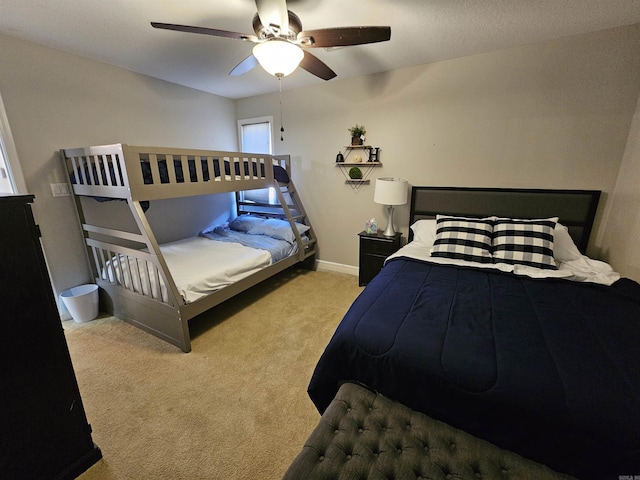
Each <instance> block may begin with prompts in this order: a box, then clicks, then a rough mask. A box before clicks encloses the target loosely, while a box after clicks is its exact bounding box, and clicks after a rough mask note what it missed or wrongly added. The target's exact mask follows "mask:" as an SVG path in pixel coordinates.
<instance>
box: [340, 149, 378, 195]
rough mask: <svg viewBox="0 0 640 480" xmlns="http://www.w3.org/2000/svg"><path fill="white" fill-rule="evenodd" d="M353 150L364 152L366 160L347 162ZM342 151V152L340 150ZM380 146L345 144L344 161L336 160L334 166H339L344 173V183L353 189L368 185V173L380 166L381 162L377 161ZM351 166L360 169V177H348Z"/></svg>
mask: <svg viewBox="0 0 640 480" xmlns="http://www.w3.org/2000/svg"><path fill="white" fill-rule="evenodd" d="M354 150H363V151H364V152H365V154H366V156H367V157H366V160H365V159H363V160H362V161H361V162H353V161H352V162H349V161H347V159H348V158H349V156H350V155H351V153H352V152H353V151H354ZM340 153H342V152H340ZM379 155H380V148H377V147H371V146H369V145H347V146H346V147H344V153H343V157H344V161H343V162H336V167H339V168H340V171H341V172H342V174H343V175H344V178H345V182H344V183H346V184H348V185H350V186H351V188H353V189H354V190H358V189H359V188H360V187H361V186H362V185H369V183H371V181H370V180H369V178H368V177H369V175H370V174H371V172H372V171H373V169H374V168H376V167H381V166H382V163H381V162H380V161H379ZM353 167H358V168H359V169H360V170H361V171H362V178H358V179H356V178H350V177H349V170H350V169H351V168H353Z"/></svg>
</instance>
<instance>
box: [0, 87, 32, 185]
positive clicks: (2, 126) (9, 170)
mask: <svg viewBox="0 0 640 480" xmlns="http://www.w3.org/2000/svg"><path fill="white" fill-rule="evenodd" d="M7 193H23V194H24V193H27V187H26V185H25V183H24V178H23V176H22V169H21V168H20V163H19V162H18V153H17V152H16V147H15V145H14V144H13V137H12V136H11V129H10V128H9V120H8V119H7V114H6V112H5V111H4V103H3V102H2V96H0V194H7Z"/></svg>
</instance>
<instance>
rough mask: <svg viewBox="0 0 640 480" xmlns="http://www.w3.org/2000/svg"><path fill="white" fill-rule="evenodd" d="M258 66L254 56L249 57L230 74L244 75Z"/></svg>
mask: <svg viewBox="0 0 640 480" xmlns="http://www.w3.org/2000/svg"><path fill="white" fill-rule="evenodd" d="M257 65H258V59H257V58H256V57H254V56H253V55H249V56H248V57H247V58H245V59H244V60H242V61H241V62H240V63H239V64H238V65H236V66H235V67H234V69H233V70H231V71H230V72H229V75H234V76H236V75H244V74H245V73H247V72H248V71H249V70H252V69H253V68H254V67H256V66H257Z"/></svg>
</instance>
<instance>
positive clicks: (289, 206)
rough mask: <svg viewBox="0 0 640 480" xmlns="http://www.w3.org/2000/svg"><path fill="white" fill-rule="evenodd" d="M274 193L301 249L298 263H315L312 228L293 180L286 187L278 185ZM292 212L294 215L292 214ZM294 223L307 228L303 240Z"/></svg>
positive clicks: (314, 237)
mask: <svg viewBox="0 0 640 480" xmlns="http://www.w3.org/2000/svg"><path fill="white" fill-rule="evenodd" d="M276 192H277V194H278V200H279V201H280V205H282V210H283V211H284V216H285V218H286V219H287V220H288V221H289V224H290V225H291V228H292V229H293V231H294V233H295V235H296V240H297V242H298V247H302V248H300V249H299V253H298V254H299V255H300V261H304V260H307V259H310V260H309V261H310V262H314V263H315V254H316V244H317V240H316V235H315V232H314V231H313V227H312V226H311V225H310V222H309V221H308V219H307V212H306V211H305V209H304V206H303V205H302V201H301V200H300V198H299V196H298V194H297V192H296V187H295V185H294V184H293V180H291V181H290V182H289V183H287V184H286V185H278V188H277V189H276ZM285 194H286V195H285ZM287 197H288V198H289V199H290V202H291V203H289V201H288V200H287ZM292 210H293V212H295V213H292ZM294 222H298V223H302V224H304V225H308V226H309V231H307V233H306V237H305V238H302V237H301V236H300V234H299V233H298V230H297V229H296V228H295V225H294ZM313 266H314V265H311V267H312V268H313Z"/></svg>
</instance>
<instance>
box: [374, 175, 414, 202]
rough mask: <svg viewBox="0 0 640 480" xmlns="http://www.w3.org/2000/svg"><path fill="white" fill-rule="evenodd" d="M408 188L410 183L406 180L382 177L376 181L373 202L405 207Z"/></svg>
mask: <svg viewBox="0 0 640 480" xmlns="http://www.w3.org/2000/svg"><path fill="white" fill-rule="evenodd" d="M408 186H409V181H408V180H406V179H404V178H394V177H380V178H378V179H376V189H375V192H374V194H373V201H374V202H376V203H379V204H381V205H404V204H405V203H407V189H408Z"/></svg>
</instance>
